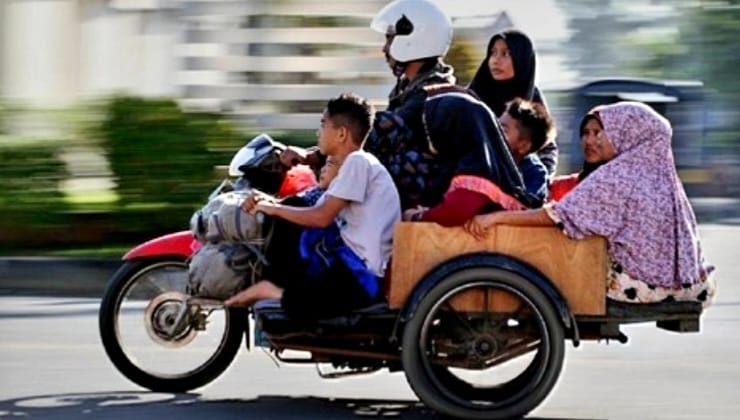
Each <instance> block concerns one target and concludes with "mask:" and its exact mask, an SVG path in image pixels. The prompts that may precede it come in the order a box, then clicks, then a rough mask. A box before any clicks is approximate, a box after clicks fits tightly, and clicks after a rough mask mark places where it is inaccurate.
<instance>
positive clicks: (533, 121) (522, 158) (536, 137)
mask: <svg viewBox="0 0 740 420" xmlns="http://www.w3.org/2000/svg"><path fill="white" fill-rule="evenodd" d="M499 122H500V123H501V127H502V128H503V130H504V133H505V134H506V141H507V142H508V143H509V147H510V149H511V154H512V156H513V157H514V160H515V161H516V163H517V166H518V167H519V171H520V172H521V173H522V178H524V185H525V187H526V188H527V191H528V192H529V193H530V194H533V195H534V196H536V197H537V198H538V199H540V200H541V201H542V202H544V201H545V199H546V198H547V194H548V184H549V181H550V175H549V173H548V171H547V168H545V165H544V164H543V163H542V161H541V160H540V159H539V157H538V156H537V152H538V151H539V150H540V149H541V148H542V147H543V146H544V145H545V144H547V143H548V141H549V140H550V139H551V138H554V137H555V128H554V125H553V122H552V118H550V115H549V114H548V113H547V111H546V110H545V108H544V107H543V106H542V105H540V104H538V103H536V102H530V101H525V100H523V99H521V98H516V99H514V100H513V101H511V102H509V103H508V104H507V106H506V110H505V111H504V113H503V114H502V115H501V118H499Z"/></svg>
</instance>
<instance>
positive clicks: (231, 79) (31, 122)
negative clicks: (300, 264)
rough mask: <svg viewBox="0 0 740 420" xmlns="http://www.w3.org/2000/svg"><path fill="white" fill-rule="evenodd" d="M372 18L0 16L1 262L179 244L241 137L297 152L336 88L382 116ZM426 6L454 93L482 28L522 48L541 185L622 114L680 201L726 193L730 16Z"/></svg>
mask: <svg viewBox="0 0 740 420" xmlns="http://www.w3.org/2000/svg"><path fill="white" fill-rule="evenodd" d="M386 3H387V2H386V1H379V0H325V1H310V0H2V1H0V185H1V187H0V215H1V217H0V254H5V255H19V254H24V255H27V254H36V255H45V254H49V255H75V254H80V255H116V256H118V255H121V254H122V253H123V252H124V251H125V249H126V248H127V247H128V246H130V245H132V244H135V243H138V242H140V241H142V240H144V239H149V238H152V237H154V236H156V235H159V234H162V233H168V232H173V231H177V230H183V229H187V227H188V220H189V217H190V215H191V213H192V212H193V210H195V209H196V208H198V207H200V206H202V205H203V204H204V201H205V199H206V197H207V195H208V194H209V192H210V191H211V189H212V188H213V187H215V185H216V184H217V182H218V181H219V180H220V179H221V178H223V176H224V171H223V165H227V164H228V163H229V161H230V159H231V156H232V154H233V153H234V152H235V151H236V150H237V149H238V148H239V147H241V146H242V145H243V144H244V143H245V142H246V141H247V140H249V139H250V138H251V137H252V136H254V135H256V134H258V133H260V132H267V133H269V134H270V135H271V136H273V137H274V138H276V139H277V140H280V141H283V142H285V143H289V144H297V145H312V144H314V143H315V129H316V127H317V125H318V121H319V116H320V113H321V112H322V109H323V107H324V105H325V103H326V100H327V99H328V98H330V97H332V96H335V95H337V94H338V93H341V92H344V91H354V92H357V93H359V94H361V95H363V96H365V97H367V98H369V99H371V100H372V102H373V103H374V104H375V105H376V106H377V107H378V108H381V109H382V108H383V107H384V106H385V104H386V101H387V95H388V92H389V90H390V88H391V87H392V86H393V84H394V79H393V77H392V76H391V73H390V71H389V70H388V68H387V67H386V64H385V61H384V59H383V56H382V53H381V51H380V49H381V46H382V44H383V42H384V39H383V36H382V35H381V34H378V33H375V32H373V31H372V30H371V29H369V22H370V20H371V18H372V16H373V15H374V14H375V13H376V12H377V11H378V10H380V8H382V7H383V6H384V5H385V4H386ZM438 3H439V4H440V5H441V6H442V7H443V8H444V9H445V10H446V11H447V12H448V13H449V14H450V15H451V16H452V18H453V23H454V26H455V38H454V43H453V46H452V49H451V51H450V53H449V55H448V58H447V61H448V62H449V63H451V64H453V65H454V66H455V68H456V74H457V76H458V79H459V83H460V84H467V82H468V81H469V80H470V78H471V77H472V75H473V73H474V72H475V70H476V69H477V67H478V66H479V64H480V62H481V60H482V58H483V57H484V56H485V51H484V49H485V47H486V44H487V42H488V39H489V38H490V37H491V35H493V34H494V33H495V32H498V31H500V30H503V29H508V28H517V29H520V30H523V31H524V32H526V33H528V34H529V35H530V36H531V37H532V38H533V40H534V42H535V46H536V49H537V52H538V60H539V61H538V69H537V73H538V85H539V87H540V88H541V89H542V90H543V91H544V93H545V95H546V97H547V100H548V102H549V106H550V108H551V110H552V112H553V114H554V117H555V119H556V123H557V125H558V128H559V136H558V142H559V145H560V148H561V159H560V165H559V172H561V173H567V172H570V171H574V170H577V168H578V167H579V165H580V154H579V151H578V149H579V147H578V139H577V138H576V137H574V135H575V133H574V131H573V126H574V124H577V121H579V120H580V118H581V116H582V115H583V113H584V112H585V111H586V110H588V109H589V108H590V107H591V106H592V105H594V104H596V103H598V102H603V101H612V100H618V99H636V100H643V101H646V102H648V103H650V104H651V105H653V106H655V107H656V108H657V109H658V110H659V111H661V112H663V113H664V114H666V115H667V116H668V117H669V119H670V120H671V121H672V123H673V124H674V130H675V136H674V149H675V150H674V151H675V154H676V161H677V166H678V168H679V173H680V175H681V177H682V179H683V181H684V183H685V184H686V187H687V191H688V192H689V194H690V195H691V196H692V197H700V196H706V197H740V165H739V163H740V147H739V146H740V118H738V117H740V115H738V114H739V113H740V112H739V111H738V109H740V78H738V77H737V76H736V74H737V69H739V68H740V43H738V39H740V0H738V1H736V0H733V1H681V0H673V1H669V0H652V1H644V0H619V1H617V0H519V1H517V2H513V1H495V0H494V1H475V0H470V1H448V0H439V1H438ZM615 78H616V80H614V79H615ZM594 81H596V82H594Z"/></svg>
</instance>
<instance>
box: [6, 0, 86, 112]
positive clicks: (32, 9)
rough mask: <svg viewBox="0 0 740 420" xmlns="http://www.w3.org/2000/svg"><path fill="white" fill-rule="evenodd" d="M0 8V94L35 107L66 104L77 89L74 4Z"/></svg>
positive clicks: (69, 0) (10, 0) (53, 1)
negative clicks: (0, 11)
mask: <svg viewBox="0 0 740 420" xmlns="http://www.w3.org/2000/svg"><path fill="white" fill-rule="evenodd" d="M0 3H1V4H2V7H4V11H3V15H4V22H3V25H2V28H0V31H2V36H0V40H2V42H3V48H2V49H1V52H2V57H1V58H0V64H2V67H3V70H2V72H1V75H2V82H1V83H2V85H3V88H2V92H3V95H4V96H6V97H9V98H11V99H15V100H19V99H20V100H22V101H24V102H27V103H30V104H36V105H45V106H48V105H51V106H55V105H64V104H67V103H70V102H71V101H72V100H73V98H74V96H75V95H76V93H77V91H78V86H79V77H78V73H77V61H78V51H77V37H78V31H77V1H75V0H33V1H29V0H2V1H0Z"/></svg>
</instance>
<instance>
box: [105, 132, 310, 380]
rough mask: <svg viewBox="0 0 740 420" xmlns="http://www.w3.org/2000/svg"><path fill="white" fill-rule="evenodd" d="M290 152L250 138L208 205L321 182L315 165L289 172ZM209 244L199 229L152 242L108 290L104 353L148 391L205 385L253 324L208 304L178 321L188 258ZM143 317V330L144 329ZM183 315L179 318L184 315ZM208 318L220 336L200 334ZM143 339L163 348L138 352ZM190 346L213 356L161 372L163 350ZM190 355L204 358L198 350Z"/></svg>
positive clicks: (127, 261) (131, 255)
mask: <svg viewBox="0 0 740 420" xmlns="http://www.w3.org/2000/svg"><path fill="white" fill-rule="evenodd" d="M285 149H286V146H285V145H284V144H282V143H280V142H277V141H275V140H273V139H272V138H271V137H270V136H268V135H267V134H260V135H258V136H256V137H255V138H253V139H251V140H250V141H249V142H248V143H247V144H246V145H245V146H244V147H242V148H241V149H240V150H239V151H237V153H236V154H235V155H234V157H233V158H232V160H231V163H230V164H229V169H228V175H229V177H230V178H226V179H224V180H223V181H222V182H221V183H220V184H219V185H218V186H217V187H216V188H215V189H214V190H213V191H212V192H211V194H210V195H209V196H208V200H209V201H210V200H211V199H213V198H214V197H216V196H218V195H220V194H223V193H226V192H229V191H240V190H248V189H251V188H255V189H258V190H260V191H262V192H266V193H269V194H271V195H274V196H276V197H287V196H292V195H295V194H297V193H299V192H300V191H302V190H305V189H307V188H309V187H312V186H314V185H316V183H317V181H316V176H315V174H314V173H313V172H312V170H311V169H310V168H309V167H307V166H305V165H296V166H294V167H293V168H291V169H288V168H285V167H284V166H283V165H282V164H281V163H280V153H282V151H284V150H285ZM198 216H199V214H198V212H196V213H195V214H194V215H193V219H192V220H191V222H190V223H191V227H192V225H194V224H197V223H202V221H201V220H198ZM202 246H203V243H202V242H200V241H198V240H197V239H195V237H194V235H193V231H192V229H191V230H183V231H180V232H175V233H172V234H168V235H164V236H161V237H158V238H154V239H152V240H150V241H147V242H145V243H143V244H141V245H139V246H136V247H135V248H133V249H131V250H130V251H129V252H127V253H126V254H125V255H124V256H123V258H122V260H123V265H122V266H121V267H120V268H119V269H118V270H117V271H116V272H115V273H114V275H113V277H112V278H111V279H110V281H109V283H108V286H107V288H106V290H105V293H104V296H103V300H102V303H101V307H100V314H99V329H100V336H101V339H102V342H103V346H104V348H105V351H106V353H107V354H108V357H109V358H110V359H111V361H112V362H113V364H114V365H115V366H116V367H117V368H118V369H119V370H120V371H121V372H123V373H124V375H126V376H127V377H128V378H129V379H131V380H132V381H133V382H135V383H137V384H139V385H141V386H143V387H145V388H150V389H157V390H162V391H165V390H167V391H184V390H187V389H192V388H196V387H199V386H202V385H205V384H206V383H208V382H210V381H211V380H213V379H214V378H216V377H217V376H218V375H219V374H220V373H221V372H223V371H224V370H225V369H226V368H227V367H228V365H229V363H230V362H231V361H232V360H233V358H234V356H235V355H236V352H237V350H238V348H239V345H240V343H241V337H242V335H243V334H244V331H245V327H246V325H247V317H246V316H245V315H244V314H243V312H242V311H235V310H225V311H216V309H217V308H219V307H220V305H219V304H218V303H217V302H209V301H206V304H205V305H204V306H202V307H199V311H200V312H197V313H195V312H194V313H192V314H187V315H188V319H191V321H192V322H193V323H190V324H188V325H187V326H183V325H180V326H176V325H175V324H174V320H175V319H176V317H177V316H178V313H179V312H178V311H179V310H180V308H182V307H184V306H183V305H182V303H183V302H184V298H185V297H186V296H187V295H188V290H187V285H188V261H189V260H190V259H191V257H192V256H193V255H194V253H195V252H197V251H198V250H199V249H200V248H201V247H202ZM142 312H143V319H144V322H145V325H144V326H145V328H144V329H143V330H142V329H141V328H140V326H141V325H140V322H141V319H142ZM214 312H215V313H214ZM134 314H137V315H134ZM179 315H180V318H183V316H184V314H182V313H179ZM195 319H197V320H198V321H197V322H196V321H195ZM206 321H208V324H209V325H208V330H209V333H211V332H213V334H209V335H205V334H200V335H199V334H198V332H202V331H204V330H205V328H206ZM181 324H182V323H181ZM173 330H174V331H173ZM215 330H218V332H215ZM142 338H144V339H146V340H151V341H152V342H153V343H155V344H157V345H158V346H160V347H157V348H155V349H148V348H137V347H136V346H135V345H133V344H132V343H136V342H137V340H140V339H142ZM210 338H213V340H210ZM186 345H190V347H189V349H193V348H195V347H198V346H200V347H202V348H203V350H204V351H205V354H206V355H207V357H205V358H203V359H198V358H197V357H195V359H194V360H190V361H187V363H186V365H188V366H190V368H189V369H186V372H184V373H182V372H181V373H179V374H178V373H176V371H175V370H173V371H169V370H167V369H166V368H164V369H165V370H163V371H159V370H158V369H159V368H160V367H164V366H167V365H168V364H169V363H168V361H167V359H168V358H170V357H171V356H170V355H169V353H168V352H166V351H165V352H160V353H158V352H157V351H156V350H157V349H159V350H163V349H173V348H180V347H184V346H186ZM209 351H210V353H209ZM190 354H195V355H197V354H198V351H197V350H195V351H193V352H191V353H190Z"/></svg>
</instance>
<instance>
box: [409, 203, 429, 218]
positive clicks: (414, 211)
mask: <svg viewBox="0 0 740 420" xmlns="http://www.w3.org/2000/svg"><path fill="white" fill-rule="evenodd" d="M427 210H429V209H428V208H427V207H422V206H416V207H414V208H411V209H406V211H404V212H403V221H404V222H416V221H418V220H419V219H420V218H421V215H422V214H424V212H425V211H427Z"/></svg>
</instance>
